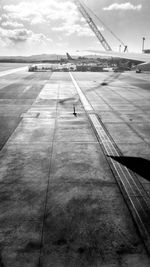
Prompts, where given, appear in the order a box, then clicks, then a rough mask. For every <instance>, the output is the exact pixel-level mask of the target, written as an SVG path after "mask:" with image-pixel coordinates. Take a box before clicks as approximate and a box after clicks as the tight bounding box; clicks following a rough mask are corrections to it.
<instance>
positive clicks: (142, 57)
mask: <svg viewBox="0 0 150 267" xmlns="http://www.w3.org/2000/svg"><path fill="white" fill-rule="evenodd" d="M87 51H88V52H92V53H96V54H99V55H102V56H104V55H105V56H106V57H115V58H123V59H129V60H136V61H140V62H145V63H150V55H149V54H138V53H123V52H122V53H121V52H113V51H110V52H109V51H107V52H106V51H100V50H87Z"/></svg>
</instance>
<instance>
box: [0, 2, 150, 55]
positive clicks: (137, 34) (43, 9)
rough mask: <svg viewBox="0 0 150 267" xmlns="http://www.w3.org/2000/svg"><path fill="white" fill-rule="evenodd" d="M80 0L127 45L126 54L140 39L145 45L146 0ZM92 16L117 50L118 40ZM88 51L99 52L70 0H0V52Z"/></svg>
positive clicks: (137, 48) (149, 43) (148, 33)
mask: <svg viewBox="0 0 150 267" xmlns="http://www.w3.org/2000/svg"><path fill="white" fill-rule="evenodd" d="M82 2H83V3H84V4H85V5H86V6H87V7H89V8H90V9H91V10H92V11H93V12H94V13H95V14H96V16H97V17H99V18H100V19H101V20H102V21H103V22H104V23H105V24H106V25H107V26H108V27H109V28H110V29H111V30H112V31H113V32H114V33H115V34H116V35H117V36H118V37H119V38H120V39H121V40H122V41H123V42H124V43H125V44H127V45H128V49H129V51H130V52H141V47H142V38H143V37H145V48H150V30H149V29H150V19H149V14H150V1H149V0H127V1H126V0H82ZM89 13H90V12H89ZM90 15H91V13H90ZM92 18H93V20H94V22H95V23H96V25H97V26H98V27H99V29H100V30H101V33H102V34H103V36H104V37H105V39H106V40H107V42H108V43H109V45H110V46H111V48H112V49H113V50H114V51H119V45H120V43H119V42H118V40H117V39H115V38H114V37H113V36H112V35H111V34H110V32H109V31H108V30H107V29H106V28H105V27H104V26H103V25H102V24H101V23H100V22H99V21H98V20H97V19H96V17H94V16H93V14H92ZM90 49H92V50H93V49H95V50H101V51H103V48H102V46H101V44H100V43H99V41H98V40H97V38H96V37H95V35H94V33H93V32H92V31H91V29H90V28H89V26H88V25H87V23H86V21H85V19H84V18H83V17H82V15H81V14H80V12H79V10H78V9H77V7H76V5H75V3H74V2H73V0H0V56H4V55H5V56H14V55H20V56H27V55H33V54H47V53H48V54H53V53H59V54H65V52H69V53H73V54H75V53H77V54H79V55H80V54H82V53H85V52H84V51H86V50H90ZM122 49H123V47H122ZM77 51H79V52H77Z"/></svg>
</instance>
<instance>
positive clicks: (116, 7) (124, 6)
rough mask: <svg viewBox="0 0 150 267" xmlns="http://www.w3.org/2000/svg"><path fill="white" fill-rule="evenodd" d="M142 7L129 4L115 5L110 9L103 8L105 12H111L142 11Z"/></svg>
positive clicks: (109, 7)
mask: <svg viewBox="0 0 150 267" xmlns="http://www.w3.org/2000/svg"><path fill="white" fill-rule="evenodd" d="M141 8H142V5H141V4H140V5H136V6H135V5H132V4H131V3H129V2H126V3H122V4H118V3H114V4H112V5H110V6H108V7H103V10H106V11H110V10H138V11H139V10H141Z"/></svg>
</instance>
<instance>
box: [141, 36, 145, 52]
mask: <svg viewBox="0 0 150 267" xmlns="http://www.w3.org/2000/svg"><path fill="white" fill-rule="evenodd" d="M144 43H145V37H143V42H142V52H143V53H144Z"/></svg>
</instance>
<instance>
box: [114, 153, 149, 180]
mask: <svg viewBox="0 0 150 267" xmlns="http://www.w3.org/2000/svg"><path fill="white" fill-rule="evenodd" d="M109 157H110V158H112V159H114V160H116V161H117V162H119V163H121V164H122V165H124V166H126V167H127V168H128V169H130V170H132V171H133V172H135V173H137V174H138V175H140V176H142V177H143V178H145V179H146V180H148V181H150V161H149V160H147V159H144V158H139V157H123V156H121V157H115V156H109Z"/></svg>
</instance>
